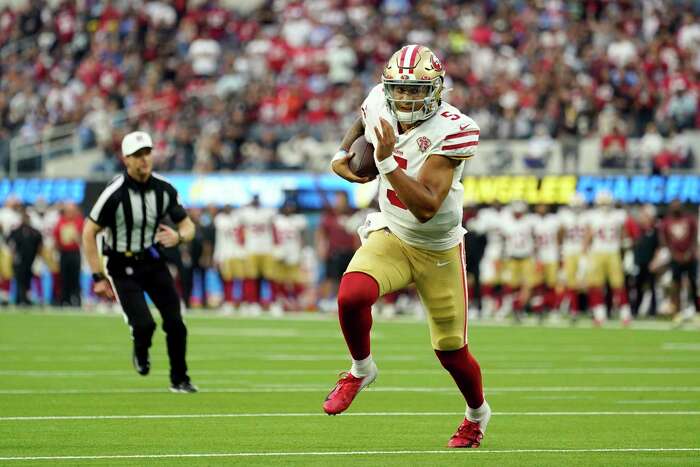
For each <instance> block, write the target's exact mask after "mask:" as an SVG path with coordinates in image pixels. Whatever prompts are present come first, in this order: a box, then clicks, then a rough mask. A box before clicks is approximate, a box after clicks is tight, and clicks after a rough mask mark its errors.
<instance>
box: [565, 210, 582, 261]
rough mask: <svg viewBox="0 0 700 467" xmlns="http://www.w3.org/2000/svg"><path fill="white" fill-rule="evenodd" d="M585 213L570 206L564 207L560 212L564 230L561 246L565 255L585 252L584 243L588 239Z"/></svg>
mask: <svg viewBox="0 0 700 467" xmlns="http://www.w3.org/2000/svg"><path fill="white" fill-rule="evenodd" d="M584 214H585V213H583V212H580V213H577V212H576V211H574V210H573V209H569V208H562V209H561V210H560V211H559V213H558V216H559V222H560V223H561V226H562V229H563V230H564V239H563V242H562V247H561V250H562V254H563V255H564V256H569V255H579V254H581V253H583V243H584V240H585V239H586V216H585V215H584Z"/></svg>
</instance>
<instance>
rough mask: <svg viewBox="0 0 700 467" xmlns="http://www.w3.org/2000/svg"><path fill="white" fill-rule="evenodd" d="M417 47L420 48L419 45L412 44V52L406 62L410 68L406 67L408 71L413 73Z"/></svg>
mask: <svg viewBox="0 0 700 467" xmlns="http://www.w3.org/2000/svg"><path fill="white" fill-rule="evenodd" d="M418 49H420V46H417V45H414V46H413V53H412V54H411V61H410V62H409V64H408V66H410V68H409V69H408V72H409V73H411V74H413V69H414V68H415V67H416V64H415V61H416V57H417V56H418Z"/></svg>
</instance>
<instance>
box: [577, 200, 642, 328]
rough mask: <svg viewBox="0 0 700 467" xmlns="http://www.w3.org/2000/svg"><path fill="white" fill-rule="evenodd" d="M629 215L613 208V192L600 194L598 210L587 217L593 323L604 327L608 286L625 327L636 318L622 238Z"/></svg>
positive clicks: (588, 274) (590, 300)
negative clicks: (627, 284) (627, 283)
mask: <svg viewBox="0 0 700 467" xmlns="http://www.w3.org/2000/svg"><path fill="white" fill-rule="evenodd" d="M626 218H627V214H626V213H625V211H623V210H621V209H615V208H614V207H613V198H612V195H611V194H610V193H609V192H606V191H601V192H599V193H598V194H597V195H596V209H594V210H592V211H589V213H588V215H587V216H586V224H587V226H588V231H587V234H586V235H587V236H586V238H587V243H586V244H587V245H588V246H589V248H588V250H589V251H590V255H591V256H590V271H589V272H588V273H587V274H586V275H587V277H588V279H589V289H588V297H589V305H590V307H591V309H592V310H593V320H594V321H593V322H594V323H595V324H598V325H600V324H602V323H603V322H604V321H605V320H606V317H607V314H606V312H605V298H604V297H605V296H604V287H605V284H606V283H608V284H609V285H610V289H611V290H612V292H613V303H614V306H615V307H617V309H618V312H619V317H620V319H621V320H622V322H623V324H628V323H629V322H630V320H631V318H632V314H631V312H630V306H629V303H628V300H627V291H626V290H625V283H624V275H623V270H622V256H621V252H620V250H621V248H622V236H623V226H624V223H625V219H626Z"/></svg>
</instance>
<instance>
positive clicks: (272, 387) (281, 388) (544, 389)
mask: <svg viewBox="0 0 700 467" xmlns="http://www.w3.org/2000/svg"><path fill="white" fill-rule="evenodd" d="M198 382H200V381H198ZM200 383H201V384H206V381H205V382H203V383H202V382H200ZM228 383H229V382H226V383H225V384H228ZM209 384H211V383H209ZM328 389H329V386H327V385H326V386H323V385H318V384H267V385H265V384H263V385H252V384H251V385H249V386H242V387H221V388H217V387H203V388H200V392H201V393H244V394H249V393H251V394H252V393H299V392H325V391H327V390H328ZM365 391H368V392H406V393H413V392H418V393H421V392H429V393H448V394H452V393H457V391H458V390H457V388H456V387H453V386H437V387H430V386H425V387H420V386H419V387H411V386H376V387H370V388H367V389H366V390H365ZM485 391H486V393H487V394H503V393H507V394H513V393H526V394H531V393H569V392H574V393H581V392H588V393H599V392H610V393H615V392H622V393H630V392H644V393H649V392H660V393H669V392H674V393H679V392H680V393H682V392H689V393H694V392H700V386H609V387H608V386H550V387H548V386H541V387H540V386H532V387H530V386H525V387H493V388H489V387H487V388H485ZM142 393H143V394H147V393H153V394H158V393H168V391H167V389H166V388H165V387H156V388H111V389H98V388H95V389H89V388H74V389H0V395H61V394H63V395H72V394H142ZM543 398H546V399H551V396H543ZM689 402H698V401H689ZM640 403H641V402H640Z"/></svg>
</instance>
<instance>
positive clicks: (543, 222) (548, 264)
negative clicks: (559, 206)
mask: <svg viewBox="0 0 700 467" xmlns="http://www.w3.org/2000/svg"><path fill="white" fill-rule="evenodd" d="M559 229H560V224H559V218H558V217H557V216H556V214H553V213H550V212H549V206H547V205H546V204H538V205H537V206H536V207H535V215H534V216H533V227H532V231H533V234H534V236H535V245H536V260H537V264H536V281H535V287H536V289H537V290H536V292H535V293H536V294H537V295H538V300H541V302H540V303H538V304H537V306H533V308H534V309H535V311H539V312H543V311H544V312H546V311H552V310H554V309H555V308H556V307H557V306H558V305H559V295H560V294H559V291H558V290H557V285H558V284H557V274H558V273H559ZM540 317H541V318H543V317H544V313H542V314H540Z"/></svg>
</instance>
